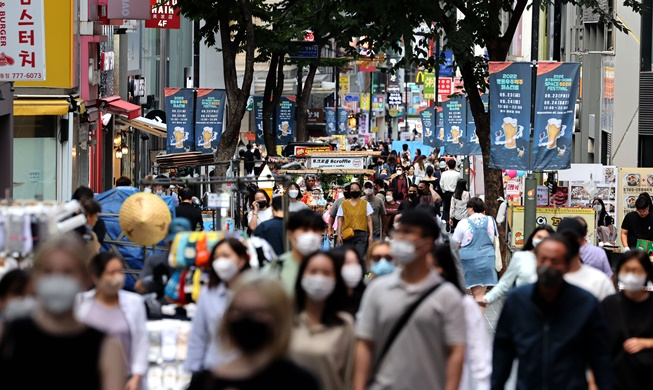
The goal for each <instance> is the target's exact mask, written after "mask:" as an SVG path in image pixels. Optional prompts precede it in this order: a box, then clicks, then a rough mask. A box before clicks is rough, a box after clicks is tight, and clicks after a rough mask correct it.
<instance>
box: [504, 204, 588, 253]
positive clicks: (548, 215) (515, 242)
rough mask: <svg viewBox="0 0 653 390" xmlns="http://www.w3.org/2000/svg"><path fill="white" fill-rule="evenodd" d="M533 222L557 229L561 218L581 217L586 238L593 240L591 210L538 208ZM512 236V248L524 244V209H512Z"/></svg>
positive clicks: (519, 207) (518, 207)
mask: <svg viewBox="0 0 653 390" xmlns="http://www.w3.org/2000/svg"><path fill="white" fill-rule="evenodd" d="M536 216H537V217H536V219H535V222H536V223H537V224H538V225H544V224H546V225H551V226H552V227H553V229H557V228H558V225H559V224H560V221H562V219H563V218H575V217H582V218H583V219H584V220H585V223H587V232H588V237H589V239H590V240H591V241H592V242H595V240H594V226H595V222H594V210H593V209H579V208H553V207H538V208H537V211H536ZM511 231H512V234H511V236H510V244H511V246H512V247H513V248H521V247H523V246H524V244H525V243H526V239H527V238H528V237H526V236H525V235H524V208H523V207H521V206H517V207H514V208H513V209H512V224H511Z"/></svg>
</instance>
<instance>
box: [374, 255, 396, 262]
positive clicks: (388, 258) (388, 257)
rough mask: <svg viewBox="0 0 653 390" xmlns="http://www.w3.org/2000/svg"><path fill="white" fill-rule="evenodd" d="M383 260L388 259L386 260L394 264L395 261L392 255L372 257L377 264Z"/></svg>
mask: <svg viewBox="0 0 653 390" xmlns="http://www.w3.org/2000/svg"><path fill="white" fill-rule="evenodd" d="M381 259H386V260H388V261H390V262H392V260H393V258H392V255H387V256H381V255H374V256H372V260H373V261H375V262H376V261H379V260H381Z"/></svg>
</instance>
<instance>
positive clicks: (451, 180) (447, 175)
mask: <svg viewBox="0 0 653 390" xmlns="http://www.w3.org/2000/svg"><path fill="white" fill-rule="evenodd" d="M459 179H462V176H461V175H460V172H458V171H456V170H448V171H444V172H442V175H441V176H440V187H441V188H442V191H445V192H454V191H456V184H458V180H459Z"/></svg>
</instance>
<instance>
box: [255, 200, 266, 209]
mask: <svg viewBox="0 0 653 390" xmlns="http://www.w3.org/2000/svg"><path fill="white" fill-rule="evenodd" d="M257 203H258V208H259V209H264V208H267V207H268V201H267V200H259V201H258V202H257Z"/></svg>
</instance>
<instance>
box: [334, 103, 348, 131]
mask: <svg viewBox="0 0 653 390" xmlns="http://www.w3.org/2000/svg"><path fill="white" fill-rule="evenodd" d="M348 120H349V111H348V110H347V109H346V108H338V129H337V133H338V134H340V135H346V134H347V121H348Z"/></svg>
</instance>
